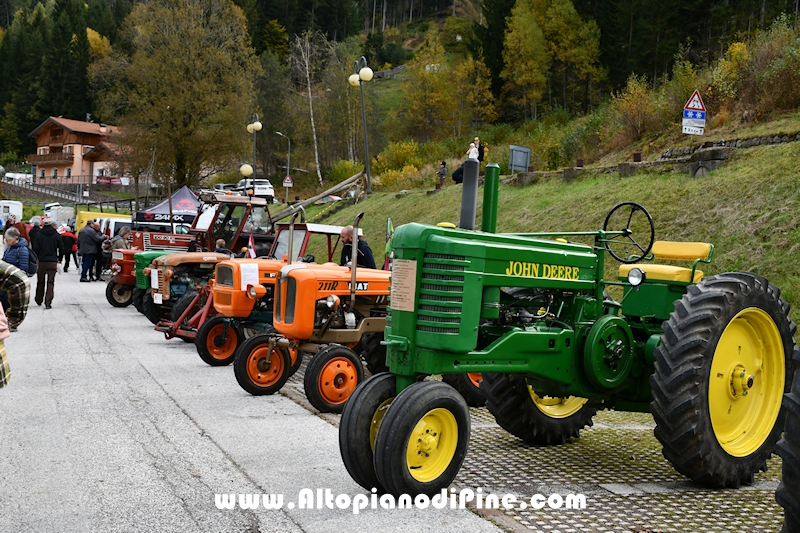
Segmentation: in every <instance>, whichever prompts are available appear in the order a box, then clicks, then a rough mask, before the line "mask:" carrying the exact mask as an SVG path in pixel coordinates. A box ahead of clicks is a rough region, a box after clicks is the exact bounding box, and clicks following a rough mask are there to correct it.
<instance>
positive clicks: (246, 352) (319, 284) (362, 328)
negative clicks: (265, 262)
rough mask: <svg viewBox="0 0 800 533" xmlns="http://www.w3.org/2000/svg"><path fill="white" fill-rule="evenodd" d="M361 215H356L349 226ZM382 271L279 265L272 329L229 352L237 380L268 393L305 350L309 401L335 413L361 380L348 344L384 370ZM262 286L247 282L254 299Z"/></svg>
mask: <svg viewBox="0 0 800 533" xmlns="http://www.w3.org/2000/svg"><path fill="white" fill-rule="evenodd" d="M362 216H363V213H361V214H360V215H359V216H358V217H356V220H355V223H354V224H353V226H354V231H357V230H358V222H359V221H360V220H361V217H362ZM389 275H390V272H388V271H385V270H374V269H368V268H357V267H356V265H352V266H351V267H343V266H338V265H335V264H332V263H327V264H324V265H317V264H308V263H291V264H288V265H285V266H283V267H282V268H281V269H280V271H279V272H278V275H277V278H276V281H277V283H276V284H275V285H273V287H274V317H273V326H274V328H275V331H276V333H272V334H270V333H266V334H262V335H256V336H253V337H250V338H249V339H247V340H246V341H244V342H243V343H242V345H241V347H240V348H239V349H238V350H237V351H236V356H235V359H234V364H233V370H234V373H235V375H236V380H237V381H238V382H239V385H241V386H242V388H243V389H244V390H246V391H247V392H249V393H251V394H256V395H261V394H274V393H275V392H277V391H279V390H280V389H281V388H282V387H283V385H284V384H285V383H286V380H287V379H289V376H290V375H291V369H292V367H293V364H292V358H291V354H292V352H293V351H298V352H305V353H312V354H314V355H313V356H312V358H311V361H310V362H309V363H308V366H307V368H306V372H305V379H304V388H305V392H306V396H307V398H308V401H309V402H310V403H311V405H313V406H314V407H315V408H317V409H318V410H319V411H322V412H332V413H340V412H341V411H342V408H343V407H344V403H345V402H346V401H347V399H348V398H349V397H350V394H351V393H352V392H353V390H355V388H356V386H357V385H358V384H359V383H360V382H361V381H363V379H364V369H363V365H362V363H361V358H360V357H359V353H357V352H356V351H355V350H359V352H360V355H361V357H363V358H364V360H365V362H366V363H367V368H368V369H369V370H370V372H372V373H378V372H384V371H386V369H387V367H386V348H385V346H383V345H381V341H382V340H383V330H384V326H385V325H386V307H387V298H388V295H389ZM217 282H219V280H217ZM267 291H268V287H266V286H265V285H264V284H261V283H257V284H253V285H248V287H247V292H248V294H249V295H250V297H251V298H254V299H255V298H261V297H263V296H264V295H266V294H267ZM295 364H296V363H295Z"/></svg>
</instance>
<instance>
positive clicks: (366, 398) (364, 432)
mask: <svg viewBox="0 0 800 533" xmlns="http://www.w3.org/2000/svg"><path fill="white" fill-rule="evenodd" d="M396 383H397V380H396V379H395V376H394V374H389V373H388V372H387V373H382V374H376V375H374V376H372V377H369V378H367V379H366V380H365V381H364V382H363V383H361V385H359V386H358V387H357V388H356V390H355V391H354V392H353V394H352V395H351V396H350V399H349V400H347V403H346V404H345V405H344V410H343V411H342V419H341V421H340V422H339V452H340V453H341V454H342V461H344V466H345V468H346V469H347V471H348V472H349V473H350V477H352V478H353V480H354V481H355V482H356V483H358V484H359V485H361V486H362V487H364V488H365V489H367V490H372V489H373V488H376V489H378V491H379V492H383V491H384V488H383V486H381V484H380V482H379V481H378V476H377V475H376V474H375V466H374V457H375V451H374V450H375V437H376V436H377V434H378V429H379V428H380V426H381V422H382V421H383V417H384V415H385V414H386V411H387V410H388V408H389V405H390V404H391V403H392V400H394V397H395V395H396V389H395V387H396Z"/></svg>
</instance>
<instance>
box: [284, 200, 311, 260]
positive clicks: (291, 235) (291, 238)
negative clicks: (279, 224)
mask: <svg viewBox="0 0 800 533" xmlns="http://www.w3.org/2000/svg"><path fill="white" fill-rule="evenodd" d="M302 213H303V220H305V218H306V217H305V214H306V212H305V210H303V212H302ZM299 214H300V211H297V212H296V213H295V214H294V215H292V218H290V219H289V249H288V250H287V252H286V258H287V260H288V263H289V264H290V265H291V264H292V250H293V249H294V221H295V220H297V215H299Z"/></svg>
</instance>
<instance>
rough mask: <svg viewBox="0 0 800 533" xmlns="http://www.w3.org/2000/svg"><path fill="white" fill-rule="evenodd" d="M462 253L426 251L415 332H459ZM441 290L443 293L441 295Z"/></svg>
mask: <svg viewBox="0 0 800 533" xmlns="http://www.w3.org/2000/svg"><path fill="white" fill-rule="evenodd" d="M468 264H469V263H468V262H467V261H466V258H464V257H463V256H456V255H445V254H425V258H424V260H423V261H422V276H421V283H420V290H419V296H418V298H419V305H418V307H417V331H420V332H426V333H436V334H439V335H442V334H444V335H459V328H460V325H461V313H462V305H463V303H464V274H463V272H465V269H466V266H467V265H468ZM443 293H444V294H443Z"/></svg>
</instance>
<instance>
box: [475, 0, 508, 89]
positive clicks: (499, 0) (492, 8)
mask: <svg viewBox="0 0 800 533" xmlns="http://www.w3.org/2000/svg"><path fill="white" fill-rule="evenodd" d="M514 4H515V0H483V2H482V4H481V8H482V9H483V23H484V25H480V24H476V25H475V36H476V38H477V45H478V48H479V49H480V50H481V52H482V54H483V59H484V62H485V63H486V66H487V67H488V68H489V72H491V74H492V93H493V94H494V95H495V97H497V96H499V95H500V91H501V88H502V79H501V77H500V73H501V72H503V67H504V66H505V62H504V60H503V40H504V38H505V34H506V19H507V18H508V17H509V15H511V9H512V8H513V7H514Z"/></svg>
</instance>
